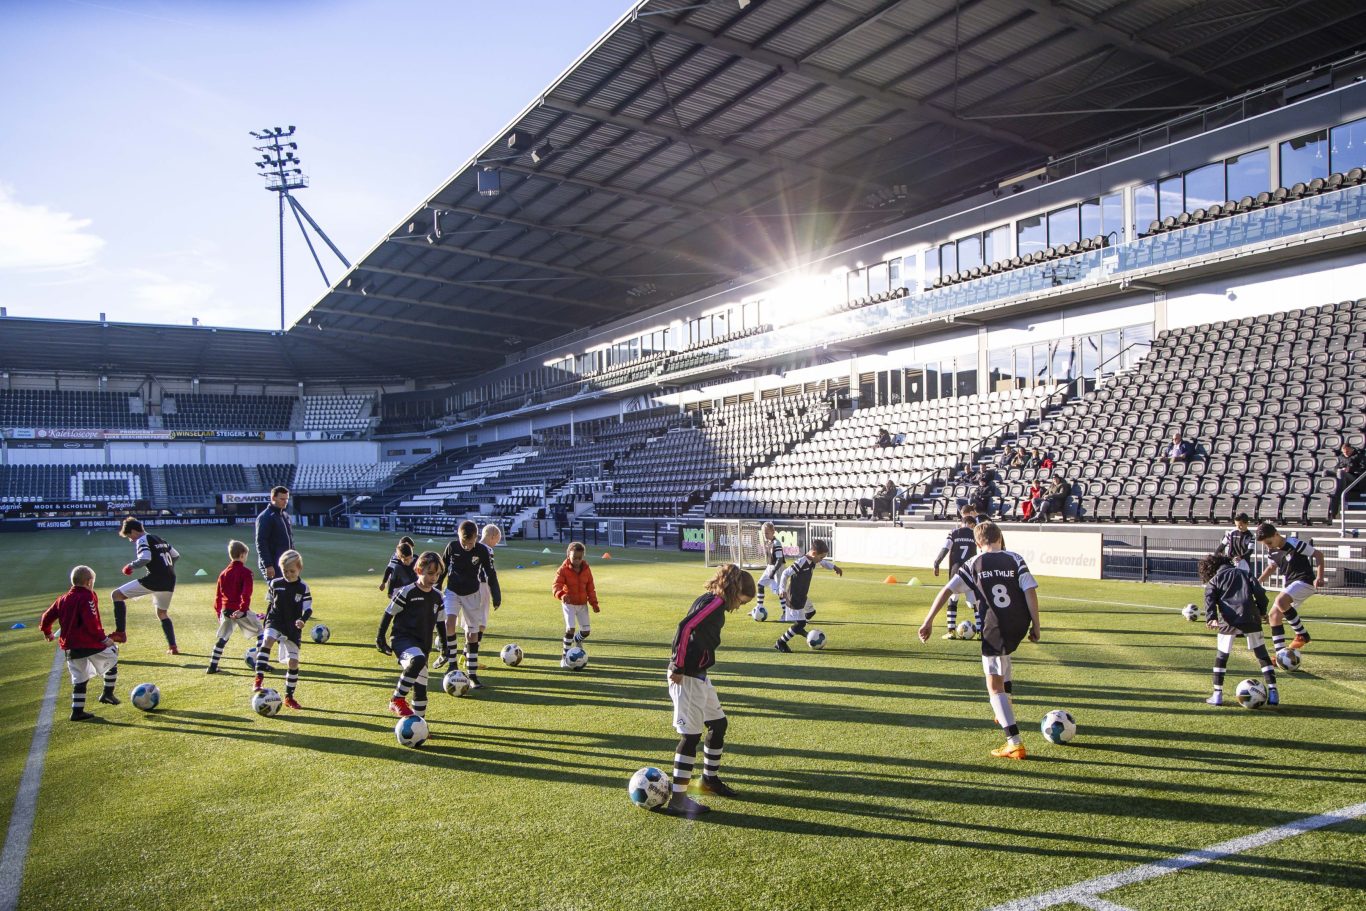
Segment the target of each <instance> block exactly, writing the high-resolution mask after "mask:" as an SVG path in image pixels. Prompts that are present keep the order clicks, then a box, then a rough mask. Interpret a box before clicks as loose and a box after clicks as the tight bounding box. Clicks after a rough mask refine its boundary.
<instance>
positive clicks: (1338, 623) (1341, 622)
mask: <svg viewBox="0 0 1366 911" xmlns="http://www.w3.org/2000/svg"><path fill="white" fill-rule="evenodd" d="M1267 594H1268V595H1270V594H1271V592H1267ZM1044 600H1046V601H1072V602H1074V603H1076V604H1104V605H1107V606H1109V607H1141V608H1146V609H1148V610H1165V611H1180V610H1182V608H1179V607H1167V606H1166V605H1165V604H1136V603H1134V602H1133V601H1097V600H1096V599H1094V598H1065V597H1063V596H1061V595H1044ZM1272 600H1275V599H1272ZM1196 606H1197V607H1203V605H1198V604H1197V605H1196ZM1312 622H1314V623H1323V624H1327V625H1328V626H1359V627H1363V628H1366V623H1351V622H1348V621H1346V620H1314V621H1312Z"/></svg>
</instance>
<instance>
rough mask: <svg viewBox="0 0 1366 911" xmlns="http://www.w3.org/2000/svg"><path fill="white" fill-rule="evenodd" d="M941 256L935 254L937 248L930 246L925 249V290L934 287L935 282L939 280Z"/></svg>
mask: <svg viewBox="0 0 1366 911" xmlns="http://www.w3.org/2000/svg"><path fill="white" fill-rule="evenodd" d="M939 275H940V273H939V257H938V256H937V255H935V249H934V248H933V247H930V248H929V249H927V250H926V251H925V290H926V291H928V290H930V289H931V288H933V287H934V283H935V282H937V281H939Z"/></svg>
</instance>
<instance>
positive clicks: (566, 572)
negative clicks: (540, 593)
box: [550, 541, 599, 667]
mask: <svg viewBox="0 0 1366 911" xmlns="http://www.w3.org/2000/svg"><path fill="white" fill-rule="evenodd" d="M583 552H584V546H583V543H582V542H581V541H571V542H569V546H568V547H566V548H565V549H564V562H563V563H561V564H560V568H559V570H558V571H557V572H556V573H555V584H554V585H552V586H551V588H550V591H551V593H552V594H554V596H555V597H556V598H558V599H560V607H561V608H563V610H564V640H563V642H562V643H561V644H562V645H563V646H564V647H563V648H562V649H561V650H560V667H568V665H566V664H565V662H564V656H565V654H566V653H567V652H568V651H569V648H570V646H572V645H573V644H574V643H576V642H582V641H583V640H585V639H587V638H588V634H589V633H590V632H592V623H591V622H590V621H589V619H588V608H589V607H590V606H591V607H592V608H593V613H595V614H596V613H597V612H598V609H599V608H598V589H597V586H596V585H594V584H593V570H592V568H591V567H589V565H588V561H587V560H585V559H584V558H583ZM576 627H577V629H576Z"/></svg>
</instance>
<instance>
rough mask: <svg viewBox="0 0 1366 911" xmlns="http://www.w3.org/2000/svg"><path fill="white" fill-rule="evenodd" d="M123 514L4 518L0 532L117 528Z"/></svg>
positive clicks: (218, 521)
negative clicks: (110, 515) (54, 517)
mask: <svg viewBox="0 0 1366 911" xmlns="http://www.w3.org/2000/svg"><path fill="white" fill-rule="evenodd" d="M123 518H124V517H123V516H113V517H109V516H100V517H98V518H96V517H71V518H58V519H4V520H0V533H4V532H25V531H66V530H69V529H73V528H118V527H119V526H120V525H122V524H123ZM144 521H146V523H147V524H148V525H149V526H156V527H157V528H166V527H168V526H172V525H181V526H185V525H241V524H248V525H250V524H253V523H254V522H255V521H256V520H255V518H254V517H251V516H245V517H239V516H147V517H145V519H144Z"/></svg>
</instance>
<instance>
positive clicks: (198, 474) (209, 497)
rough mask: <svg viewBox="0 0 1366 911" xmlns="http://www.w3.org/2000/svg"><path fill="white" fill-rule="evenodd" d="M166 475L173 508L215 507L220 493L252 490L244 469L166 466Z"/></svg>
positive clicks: (223, 466) (214, 466) (233, 466)
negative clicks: (214, 503)
mask: <svg viewBox="0 0 1366 911" xmlns="http://www.w3.org/2000/svg"><path fill="white" fill-rule="evenodd" d="M165 472H166V492H167V495H168V496H169V498H170V502H171V505H173V506H180V505H186V504H199V503H212V502H213V501H214V498H215V497H216V496H217V495H218V494H220V493H226V492H231V491H244V490H247V489H249V488H248V486H247V475H246V472H245V471H244V470H243V469H242V466H241V465H167V466H166V469H165Z"/></svg>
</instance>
